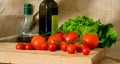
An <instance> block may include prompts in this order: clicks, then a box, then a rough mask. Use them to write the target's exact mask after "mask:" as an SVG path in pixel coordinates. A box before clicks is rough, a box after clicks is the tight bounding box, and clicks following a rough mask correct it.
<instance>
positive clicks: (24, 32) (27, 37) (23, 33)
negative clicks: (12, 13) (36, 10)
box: [18, 14, 33, 42]
mask: <svg viewBox="0 0 120 64" xmlns="http://www.w3.org/2000/svg"><path fill="white" fill-rule="evenodd" d="M24 16H25V18H24V19H25V20H24V22H23V24H22V27H21V29H20V31H19V37H18V41H19V42H30V41H31V38H32V36H33V34H31V26H32V16H31V15H27V14H25V15H24Z"/></svg>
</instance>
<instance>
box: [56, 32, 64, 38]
mask: <svg viewBox="0 0 120 64" xmlns="http://www.w3.org/2000/svg"><path fill="white" fill-rule="evenodd" d="M55 35H59V36H60V37H63V33H62V32H56V33H55Z"/></svg>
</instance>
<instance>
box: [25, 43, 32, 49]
mask: <svg viewBox="0 0 120 64" xmlns="http://www.w3.org/2000/svg"><path fill="white" fill-rule="evenodd" d="M25 50H33V46H32V44H31V43H25Z"/></svg>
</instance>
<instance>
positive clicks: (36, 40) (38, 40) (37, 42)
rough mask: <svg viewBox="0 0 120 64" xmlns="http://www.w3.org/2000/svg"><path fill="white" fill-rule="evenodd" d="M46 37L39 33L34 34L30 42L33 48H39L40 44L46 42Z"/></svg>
mask: <svg viewBox="0 0 120 64" xmlns="http://www.w3.org/2000/svg"><path fill="white" fill-rule="evenodd" d="M46 42H47V39H46V38H45V37H43V36H41V35H36V36H34V37H33V38H32V40H31V44H32V45H33V47H34V49H35V50H40V48H41V44H43V43H46Z"/></svg>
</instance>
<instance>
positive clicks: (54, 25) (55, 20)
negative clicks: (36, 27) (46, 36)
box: [51, 15, 58, 34]
mask: <svg viewBox="0 0 120 64" xmlns="http://www.w3.org/2000/svg"><path fill="white" fill-rule="evenodd" d="M51 28H52V30H51V31H52V34H53V33H55V32H56V31H57V29H58V15H52V27H51Z"/></svg>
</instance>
